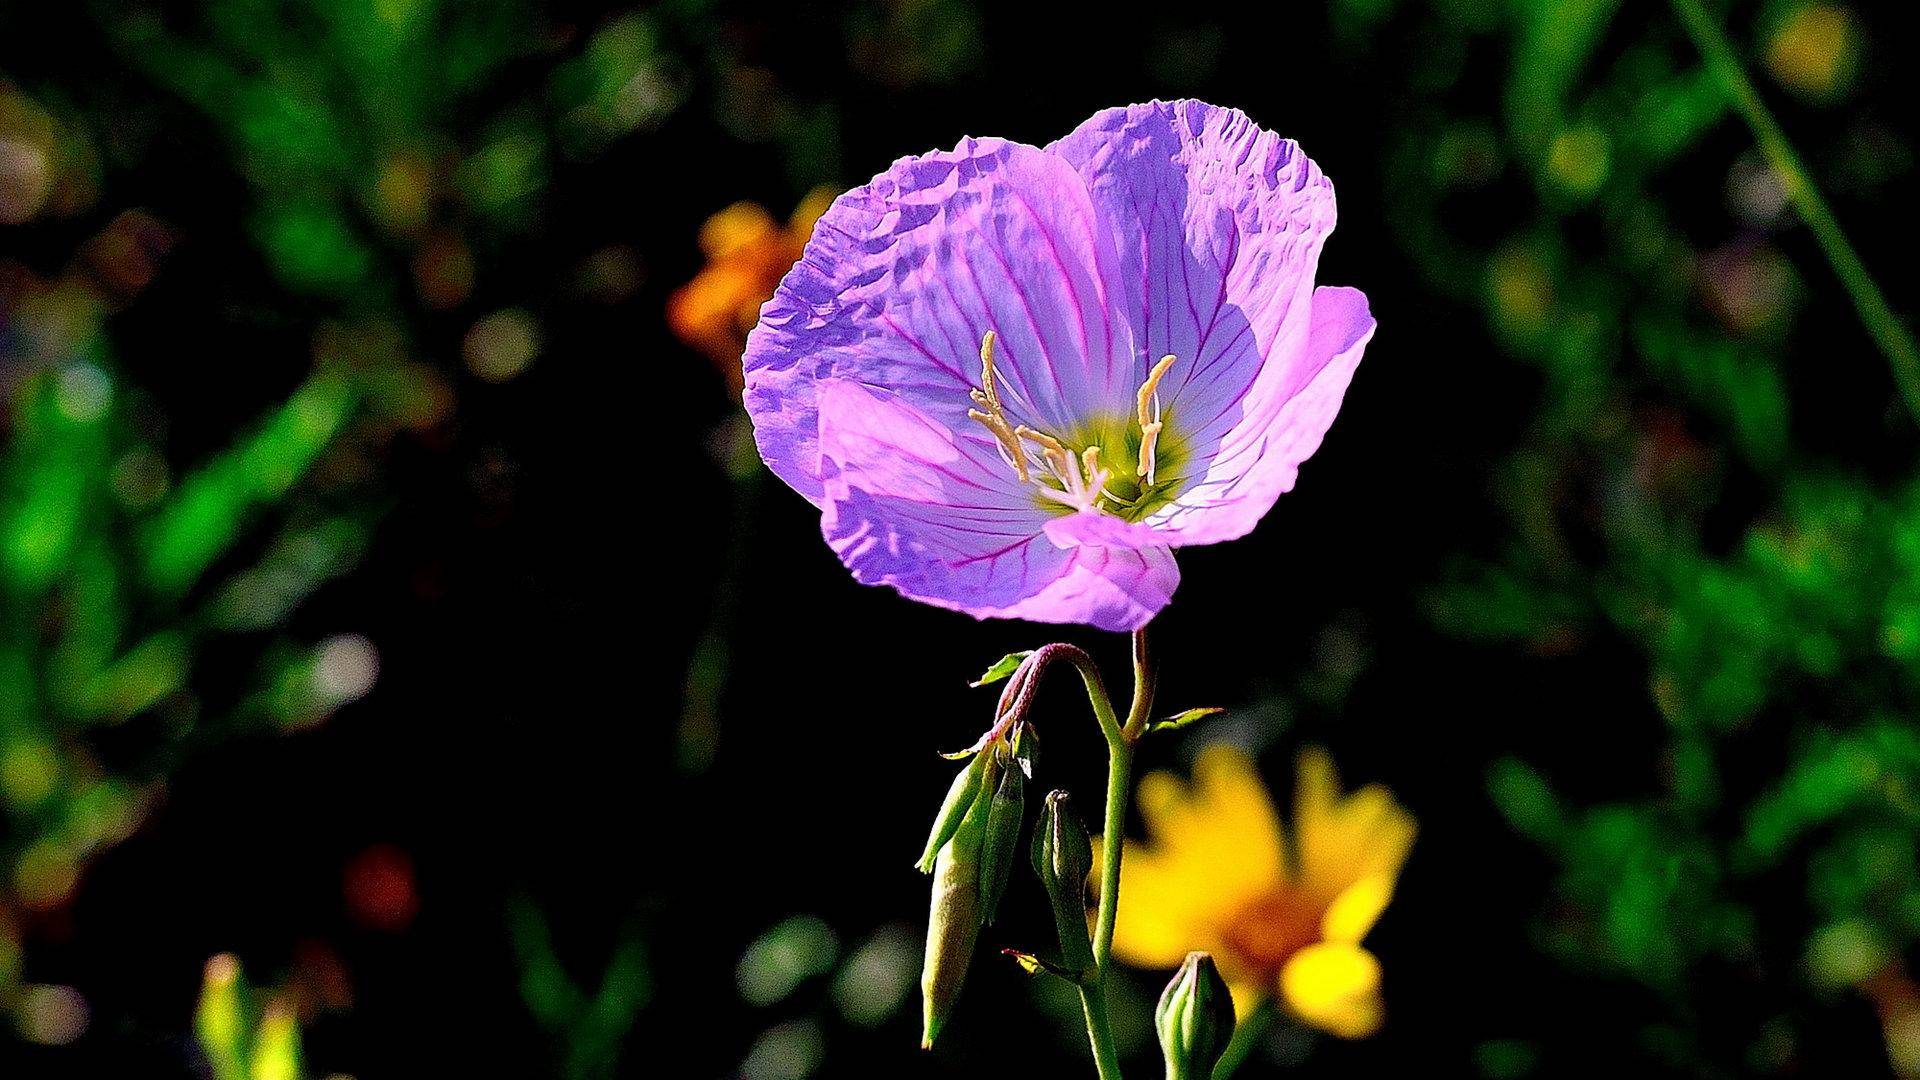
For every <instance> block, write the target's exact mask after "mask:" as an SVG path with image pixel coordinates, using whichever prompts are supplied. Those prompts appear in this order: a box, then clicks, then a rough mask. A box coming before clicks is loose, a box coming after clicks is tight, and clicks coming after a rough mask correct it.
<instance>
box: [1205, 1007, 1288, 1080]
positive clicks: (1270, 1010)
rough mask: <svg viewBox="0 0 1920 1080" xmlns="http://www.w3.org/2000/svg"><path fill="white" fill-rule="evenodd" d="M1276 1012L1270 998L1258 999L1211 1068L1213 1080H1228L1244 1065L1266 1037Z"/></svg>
mask: <svg viewBox="0 0 1920 1080" xmlns="http://www.w3.org/2000/svg"><path fill="white" fill-rule="evenodd" d="M1275 1015H1276V1010H1275V1009H1274V1006H1273V999H1272V998H1262V999H1260V1004H1258V1005H1256V1006H1254V1008H1253V1011H1252V1012H1250V1013H1248V1014H1247V1015H1246V1017H1245V1018H1244V1019H1242V1020H1241V1021H1240V1022H1239V1023H1238V1024H1236V1025H1234V1028H1233V1038H1231V1039H1229V1040H1227V1049H1226V1052H1225V1053H1223V1054H1221V1055H1220V1061H1219V1062H1218V1063H1217V1064H1215V1065H1214V1067H1213V1080H1228V1078H1229V1077H1231V1076H1232V1075H1233V1074H1234V1073H1235V1072H1236V1071H1238V1070H1239V1068H1240V1066H1241V1065H1243V1064H1245V1063H1246V1060H1247V1057H1248V1056H1249V1055H1251V1054H1252V1053H1253V1048H1254V1047H1255V1046H1257V1045H1259V1043H1260V1040H1261V1039H1263V1038H1265V1037H1266V1034H1267V1029H1268V1028H1270V1027H1272V1026H1273V1020H1274V1016H1275Z"/></svg>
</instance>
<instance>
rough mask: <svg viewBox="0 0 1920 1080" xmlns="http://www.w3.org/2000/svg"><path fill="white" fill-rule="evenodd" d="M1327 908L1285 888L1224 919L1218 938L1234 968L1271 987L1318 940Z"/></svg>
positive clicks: (1243, 907) (1279, 888)
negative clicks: (1238, 968) (1291, 963)
mask: <svg viewBox="0 0 1920 1080" xmlns="http://www.w3.org/2000/svg"><path fill="white" fill-rule="evenodd" d="M1325 906H1326V905H1324V904H1321V903H1317V902H1315V901H1314V900H1313V899H1312V898H1311V897H1308V896H1306V895H1304V894H1303V893H1301V892H1300V891H1299V890H1297V889H1293V888H1289V887H1287V886H1285V885H1280V886H1277V887H1275V888H1273V889H1271V890H1269V891H1267V892H1264V893H1261V894H1259V895H1257V896H1255V897H1253V898H1252V899H1251V900H1248V901H1247V902H1246V903H1244V904H1242V905H1241V906H1240V907H1239V908H1237V909H1235V910H1234V912H1233V913H1232V914H1231V915H1229V916H1227V919H1226V921H1225V923H1224V924H1223V925H1222V926H1221V927H1220V939H1221V942H1222V944H1223V945H1224V946H1225V947H1226V948H1225V951H1227V952H1229V953H1230V954H1231V956H1230V959H1231V961H1233V962H1234V963H1235V966H1239V967H1243V968H1244V969H1245V970H1246V972H1247V973H1248V974H1249V975H1250V976H1253V977H1254V978H1257V979H1258V980H1259V981H1260V982H1262V983H1267V984H1271V982H1272V980H1273V979H1274V978H1275V977H1276V976H1278V975H1279V973H1280V969H1281V968H1283V967H1285V966H1286V963H1287V961H1288V960H1290V959H1292V958H1293V955H1294V954H1295V953H1297V952H1299V951H1300V950H1301V949H1304V948H1306V947H1307V946H1309V945H1312V944H1313V943H1314V942H1316V941H1319V940H1320V916H1321V913H1322V911H1323V910H1324V908H1325Z"/></svg>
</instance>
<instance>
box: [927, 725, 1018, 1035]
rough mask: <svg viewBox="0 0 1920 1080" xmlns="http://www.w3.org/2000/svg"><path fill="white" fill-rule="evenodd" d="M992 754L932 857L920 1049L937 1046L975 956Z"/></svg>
mask: <svg viewBox="0 0 1920 1080" xmlns="http://www.w3.org/2000/svg"><path fill="white" fill-rule="evenodd" d="M993 756H994V755H993V751H992V749H991V748H989V749H988V750H986V751H983V752H982V753H981V754H980V755H979V757H980V758H983V759H986V760H985V764H984V766H983V767H982V773H981V783H980V786H979V788H976V789H975V797H974V798H973V799H971V800H970V804H969V805H968V807H967V809H966V811H965V813H964V814H962V815H961V818H960V823H959V825H958V826H957V827H956V828H955V829H954V830H953V834H952V835H951V836H950V837H949V838H948V839H947V841H946V842H945V843H944V844H942V845H941V846H940V850H939V851H938V852H937V853H936V854H935V856H934V865H933V906H932V910H931V911H930V912H929V914H928V919H927V955H926V961H925V963H924V965H923V966H922V968H921V970H920V995H921V998H922V1001H923V1009H922V1013H921V1024H922V1026H921V1034H920V1045H921V1047H922V1048H930V1047H932V1046H933V1040H934V1039H935V1038H937V1037H938V1036H939V1034H940V1029H941V1028H942V1027H943V1026H945V1024H946V1022H947V1016H948V1014H949V1013H951V1012H952V1011H953V1006H954V1003H955V1002H956V1001H958V1000H959V998H960V986H961V983H963V982H964V981H966V977H967V965H968V963H969V962H971V961H972V959H973V944H974V939H975V938H976V937H977V936H978V934H979V931H980V850H981V848H982V846H983V845H984V844H985V841H986V835H987V817H988V815H989V814H990V813H991V805H992V802H993V800H992V797H991V796H983V795H981V794H980V791H981V790H982V789H985V788H987V787H988V786H989V785H995V784H997V782H998V779H999V776H998V774H999V769H998V767H997V766H996V765H995V763H994V762H993V760H992V759H993Z"/></svg>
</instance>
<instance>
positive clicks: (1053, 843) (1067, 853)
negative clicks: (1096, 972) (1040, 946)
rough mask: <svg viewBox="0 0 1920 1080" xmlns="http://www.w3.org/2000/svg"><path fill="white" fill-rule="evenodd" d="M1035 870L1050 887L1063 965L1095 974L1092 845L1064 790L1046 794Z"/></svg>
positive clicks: (1035, 845)
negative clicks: (1090, 926) (1090, 917)
mask: <svg viewBox="0 0 1920 1080" xmlns="http://www.w3.org/2000/svg"><path fill="white" fill-rule="evenodd" d="M1033 871H1034V873H1036V874H1038V875H1039V877H1040V884H1042V885H1044V886H1046V890H1047V899H1048V901H1050V902H1051V903H1052V905H1053V922H1054V928H1055V930H1056V931H1057V932H1058V933H1059V935H1060V962H1061V966H1062V967H1064V968H1066V969H1067V970H1069V971H1073V972H1078V973H1080V974H1081V976H1082V977H1084V976H1085V975H1086V974H1087V973H1089V972H1091V971H1092V970H1093V945H1092V943H1091V941H1090V940H1089V937H1088V933H1087V875H1088V874H1090V873H1092V872H1093V843H1092V841H1090V840H1088V839H1087V827H1086V826H1085V825H1082V824H1081V823H1080V817H1079V815H1077V814H1075V813H1074V812H1073V806H1072V803H1071V801H1070V800H1069V799H1068V797H1067V793H1066V792H1064V791H1053V792H1049V793H1048V794H1047V798H1046V802H1044V803H1043V804H1042V805H1041V808H1040V820H1039V822H1038V823H1037V824H1036V825H1035V826H1034V829H1033Z"/></svg>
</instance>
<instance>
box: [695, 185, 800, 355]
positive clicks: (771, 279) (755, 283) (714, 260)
mask: <svg viewBox="0 0 1920 1080" xmlns="http://www.w3.org/2000/svg"><path fill="white" fill-rule="evenodd" d="M832 204H833V192H831V191H828V190H827V189H825V188H821V189H818V190H816V191H814V192H813V193H812V194H810V195H808V196H807V197H806V199H805V200H803V201H802V202H801V203H800V206H799V208H797V209H796V210H794V212H793V217H792V218H790V219H788V221H787V223H786V224H785V225H784V226H783V225H781V224H780V223H779V222H778V221H775V220H774V218H773V215H772V214H770V213H768V212H767V211H766V210H765V209H764V208H762V207H761V206H759V205H757V204H755V203H750V202H739V203H734V204H733V205H732V206H729V207H727V208H726V209H724V210H722V211H720V212H719V213H717V214H715V215H713V216H712V217H710V218H708V219H707V223H706V224H705V225H704V226H702V227H701V229H700V249H701V250H702V251H703V252H705V253H706V256H707V265H706V268H705V269H703V270H701V271H700V273H699V274H697V275H695V276H694V279H693V280H692V281H689V282H687V283H686V284H685V285H683V286H681V287H680V289H679V290H678V291H677V292H675V293H674V294H673V296H672V297H671V298H670V299H669V300H668V301H667V324H668V325H669V326H671V327H672V328H673V332H674V333H675V334H677V335H678V336H679V337H680V340H682V341H684V342H686V343H687V344H689V345H692V346H693V347H694V348H696V349H699V350H700V351H701V352H704V353H706V354H707V355H708V356H709V357H711V358H712V359H713V361H714V363H715V364H716V365H718V366H719V368H720V371H721V373H722V374H723V375H725V376H726V377H727V380H728V383H729V385H731V386H732V387H733V388H734V389H735V390H739V389H740V382H741V375H740V354H741V352H742V351H743V350H745V349H746V346H747V331H749V330H751V329H753V324H754V323H755V322H757V321H758V320H759V318H760V305H762V304H764V303H766V302H767V301H768V300H769V299H771V298H772V297H773V290H774V289H775V288H776V287H777V286H778V285H779V284H780V279H781V278H783V277H785V276H786V273H787V271H788V270H791V269H793V264H794V263H796V262H798V261H799V260H800V254H801V252H802V250H803V249H805V247H806V245H807V238H808V237H809V236H811V235H812V234H813V225H814V222H816V221H818V220H820V215H822V214H824V213H826V212H827V207H828V206H831V205H832Z"/></svg>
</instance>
